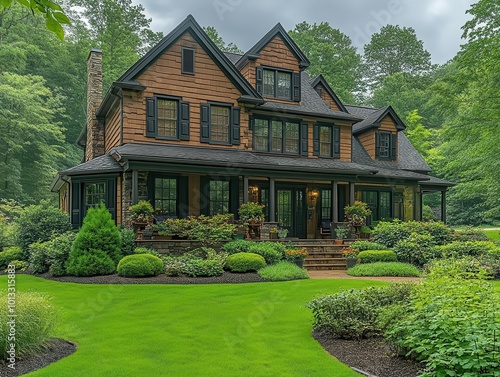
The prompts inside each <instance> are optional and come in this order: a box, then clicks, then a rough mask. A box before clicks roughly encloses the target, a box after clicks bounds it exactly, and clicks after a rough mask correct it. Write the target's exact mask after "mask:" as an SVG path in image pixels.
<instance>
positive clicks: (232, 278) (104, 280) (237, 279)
mask: <svg viewBox="0 0 500 377" xmlns="http://www.w3.org/2000/svg"><path fill="white" fill-rule="evenodd" d="M35 276H38V277H41V278H44V279H50V280H55V281H61V282H70V283H80V284H221V283H258V282H264V281H267V280H264V279H262V278H261V277H260V276H259V275H258V274H257V273H256V272H247V273H234V272H227V271H226V272H224V274H223V275H221V276H213V277H197V278H193V277H189V276H167V275H165V274H162V275H158V276H152V277H144V278H125V277H122V276H118V275H117V274H112V275H104V276H88V277H86V276H60V277H54V276H52V275H50V274H49V273H46V274H37V275H35Z"/></svg>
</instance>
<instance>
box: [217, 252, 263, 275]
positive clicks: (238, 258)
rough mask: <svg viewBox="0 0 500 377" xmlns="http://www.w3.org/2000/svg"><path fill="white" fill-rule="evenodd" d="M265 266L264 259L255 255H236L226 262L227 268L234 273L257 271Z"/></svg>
mask: <svg viewBox="0 0 500 377" xmlns="http://www.w3.org/2000/svg"><path fill="white" fill-rule="evenodd" d="M265 266H266V261H265V260H264V257H262V256H261V255H258V254H254V253H236V254H233V255H230V256H229V257H228V258H227V261H226V267H227V268H228V269H229V270H231V271H233V272H247V271H257V270H259V269H261V268H263V267H265Z"/></svg>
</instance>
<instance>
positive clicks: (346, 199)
mask: <svg viewBox="0 0 500 377" xmlns="http://www.w3.org/2000/svg"><path fill="white" fill-rule="evenodd" d="M101 61H102V59H101V52H100V51H99V50H92V51H91V52H90V55H89V58H88V120H87V124H86V127H85V129H84V130H83V132H82V134H81V135H80V138H79V140H78V143H79V144H80V145H81V146H82V147H83V148H84V150H85V153H84V155H85V158H84V162H83V163H82V164H80V165H78V166H75V167H73V168H70V169H68V170H65V171H62V172H59V173H58V175H57V176H56V178H55V180H54V182H53V185H52V190H53V191H55V192H59V195H60V203H61V207H62V208H63V209H64V210H66V211H68V213H69V214H70V217H71V222H72V223H73V225H75V226H79V225H80V224H81V223H82V219H83V218H84V216H85V213H86V211H87V209H88V208H89V207H91V206H94V205H96V204H98V203H100V202H101V201H104V203H105V204H106V206H107V207H108V209H109V210H110V211H111V213H112V215H113V217H114V218H115V219H116V222H117V223H118V224H122V223H125V222H126V220H127V215H128V208H129V206H130V205H132V204H134V203H136V202H138V201H139V200H141V199H146V200H149V201H150V202H151V203H152V204H153V206H154V208H155V211H156V214H157V215H158V216H163V217H186V216H189V215H200V214H207V215H213V214H217V213H228V212H229V213H234V214H236V216H237V210H238V207H239V205H240V204H241V203H243V202H247V201H255V202H259V203H262V204H264V205H265V211H266V219H267V220H268V221H274V222H279V223H280V225H281V226H283V227H286V228H288V229H289V235H290V236H294V237H299V238H315V237H316V236H318V231H319V227H320V224H321V223H322V222H323V223H324V222H327V221H328V222H329V221H333V222H338V221H343V218H344V214H343V208H344V206H345V205H347V204H349V203H352V202H353V201H354V200H355V199H359V200H363V201H365V202H367V203H368V204H369V205H370V207H371V209H372V211H373V214H372V219H373V220H377V219H390V218H401V219H405V220H409V219H420V218H421V215H422V195H423V194H424V193H425V192H432V191H441V192H442V213H443V219H444V214H445V192H446V189H447V187H448V186H450V185H451V184H450V183H449V182H446V181H443V180H440V179H437V178H433V177H431V176H429V175H428V173H429V172H430V170H431V169H430V168H429V166H428V165H427V164H426V163H425V161H424V160H423V159H422V157H421V156H420V155H419V153H418V152H417V151H416V150H415V148H414V147H413V146H412V145H411V143H410V142H409V140H408V139H407V137H406V136H405V134H404V133H403V130H404V129H405V125H404V123H403V122H402V121H401V119H400V118H399V116H398V115H397V114H396V113H395V112H394V110H393V109H392V108H391V107H390V106H388V107H385V108H382V109H374V108H365V107H358V106H347V105H344V104H343V103H342V102H341V101H340V100H339V98H338V97H337V96H336V95H335V93H334V92H333V90H332V89H331V88H330V86H329V85H328V83H327V82H326V81H325V79H324V78H323V77H322V76H321V75H320V76H318V77H315V78H311V77H309V76H308V74H307V73H306V72H305V69H306V68H307V67H308V65H309V61H308V59H307V57H306V56H304V54H303V53H302V51H301V50H300V49H299V47H298V46H297V45H296V44H295V42H294V41H293V40H292V39H291V38H290V36H289V35H288V34H287V33H286V31H285V30H284V29H283V27H282V26H281V25H280V24H278V25H276V26H275V27H274V28H273V29H272V30H270V31H269V32H268V33H267V34H266V35H265V36H264V37H263V38H262V39H261V40H259V41H258V42H257V43H256V44H255V45H254V46H253V47H252V48H251V49H250V50H249V51H248V52H246V53H245V54H243V55H238V54H232V53H223V52H221V51H220V50H219V49H218V48H217V47H216V46H215V44H214V43H213V42H212V41H211V40H210V38H209V37H208V36H207V35H206V34H205V32H204V31H203V29H202V28H201V27H200V26H199V25H198V23H197V22H196V21H195V19H194V18H193V17H192V16H188V17H187V18H186V19H185V20H184V21H183V22H182V23H181V24H180V25H179V26H177V27H176V28H175V29H174V30H173V31H172V32H171V33H170V34H168V35H167V36H166V37H165V38H164V39H163V40H162V41H161V42H160V43H158V45H156V46H155V47H154V48H153V49H152V50H151V51H149V52H148V53H147V54H146V55H144V56H143V57H142V58H141V59H140V60H139V61H137V63H136V64H134V65H133V66H132V67H131V68H130V69H129V70H128V71H127V72H125V73H124V74H123V75H122V76H121V77H120V78H119V79H118V80H117V81H116V82H114V83H113V85H112V86H111V88H110V89H109V90H108V91H107V93H106V94H105V96H104V98H102V65H101Z"/></svg>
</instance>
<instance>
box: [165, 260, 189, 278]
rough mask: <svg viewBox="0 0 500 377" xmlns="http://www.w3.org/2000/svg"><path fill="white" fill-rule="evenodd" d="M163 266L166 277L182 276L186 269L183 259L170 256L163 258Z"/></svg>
mask: <svg viewBox="0 0 500 377" xmlns="http://www.w3.org/2000/svg"><path fill="white" fill-rule="evenodd" d="M163 265H164V267H165V275H167V276H179V275H182V274H183V273H184V271H185V269H186V263H185V261H184V260H183V259H181V258H176V257H171V256H166V257H163Z"/></svg>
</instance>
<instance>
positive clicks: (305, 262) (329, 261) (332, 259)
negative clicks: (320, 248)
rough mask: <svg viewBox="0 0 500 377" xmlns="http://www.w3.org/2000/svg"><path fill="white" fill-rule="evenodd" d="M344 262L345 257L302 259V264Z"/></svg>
mask: <svg viewBox="0 0 500 377" xmlns="http://www.w3.org/2000/svg"><path fill="white" fill-rule="evenodd" d="M330 263H333V264H345V263H346V262H345V258H321V259H319V258H318V259H307V258H306V259H304V265H311V264H330Z"/></svg>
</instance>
